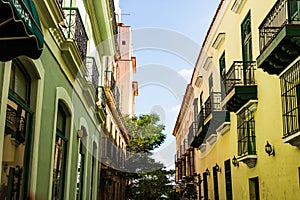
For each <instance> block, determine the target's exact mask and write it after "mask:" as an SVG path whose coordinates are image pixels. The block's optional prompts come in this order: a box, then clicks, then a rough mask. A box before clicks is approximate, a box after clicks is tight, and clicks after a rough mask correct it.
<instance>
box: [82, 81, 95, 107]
mask: <svg viewBox="0 0 300 200" xmlns="http://www.w3.org/2000/svg"><path fill="white" fill-rule="evenodd" d="M83 94H84V97H85V99H86V101H87V102H88V105H89V106H94V105H95V102H96V99H95V97H96V93H95V92H94V86H93V84H92V83H90V82H87V83H86V85H85V86H84V88H83Z"/></svg>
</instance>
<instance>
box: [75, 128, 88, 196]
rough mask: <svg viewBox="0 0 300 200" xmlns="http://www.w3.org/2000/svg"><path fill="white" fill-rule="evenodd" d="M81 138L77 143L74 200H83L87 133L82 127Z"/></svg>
mask: <svg viewBox="0 0 300 200" xmlns="http://www.w3.org/2000/svg"><path fill="white" fill-rule="evenodd" d="M80 131H82V137H81V138H80V142H79V153H78V161H77V185H76V199H83V196H82V195H83V186H84V170H85V160H86V145H87V132H86V129H85V128H84V127H83V126H82V127H81V130H80Z"/></svg>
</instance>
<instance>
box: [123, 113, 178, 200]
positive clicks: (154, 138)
mask: <svg viewBox="0 0 300 200" xmlns="http://www.w3.org/2000/svg"><path fill="white" fill-rule="evenodd" d="M159 120H160V119H159V116H158V115H157V114H155V113H151V114H143V115H140V116H138V117H133V118H129V117H125V121H126V125H127V127H128V128H129V130H130V132H131V135H130V141H129V143H128V145H127V147H126V149H127V155H126V157H127V160H126V168H127V169H128V170H129V171H130V172H131V173H127V187H126V198H127V199H134V200H139V199H142V200H157V199H174V200H176V194H175V190H174V188H173V185H172V183H174V174H175V171H174V170H166V169H165V168H164V167H163V164H161V163H158V162H156V161H155V160H154V159H153V158H151V155H152V153H151V151H152V150H154V149H156V148H158V147H159V146H160V145H161V144H162V143H163V142H164V141H165V138H166V135H165V134H163V132H162V131H163V130H164V129H165V126H164V125H162V124H159Z"/></svg>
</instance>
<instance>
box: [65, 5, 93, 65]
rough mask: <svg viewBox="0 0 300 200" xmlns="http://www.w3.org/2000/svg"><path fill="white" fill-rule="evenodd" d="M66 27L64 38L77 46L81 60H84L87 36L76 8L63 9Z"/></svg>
mask: <svg viewBox="0 0 300 200" xmlns="http://www.w3.org/2000/svg"><path fill="white" fill-rule="evenodd" d="M63 11H64V15H65V18H66V23H67V24H66V26H65V27H63V31H64V34H65V37H66V38H70V39H73V40H74V41H75V43H76V44H77V46H78V48H79V51H80V55H81V58H82V60H84V59H85V58H86V51H87V42H88V36H87V34H86V31H85V28H84V24H83V21H82V19H81V16H80V13H79V10H78V8H63Z"/></svg>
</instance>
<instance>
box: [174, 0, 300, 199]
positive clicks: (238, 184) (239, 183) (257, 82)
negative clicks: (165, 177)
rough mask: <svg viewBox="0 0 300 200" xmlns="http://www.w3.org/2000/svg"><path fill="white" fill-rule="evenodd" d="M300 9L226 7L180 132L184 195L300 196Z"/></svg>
mask: <svg viewBox="0 0 300 200" xmlns="http://www.w3.org/2000/svg"><path fill="white" fill-rule="evenodd" d="M299 5H300V2H299V1H298V0H295V1H294V0H278V1H276V0H269V1H264V2H259V3H258V2H255V1H247V0H245V1H239V0H222V1H221V2H220V4H219V6H218V9H217V11H216V13H215V16H214V18H213V20H212V23H211V25H210V27H209V30H208V32H207V35H206V38H205V40H204V42H203V45H202V49H201V51H200V54H199V56H198V60H197V62H196V64H195V69H194V73H193V76H192V78H191V82H190V85H189V87H190V88H191V89H189V90H190V91H193V92H192V95H191V94H190V92H188V91H187V92H186V94H185V97H184V102H183V104H182V106H181V110H180V113H179V115H178V118H177V122H176V125H175V128H174V133H173V134H174V136H175V137H176V141H177V145H176V148H177V155H176V160H175V163H176V171H177V173H176V178H177V180H176V181H177V183H178V191H181V192H182V193H184V191H186V188H187V186H189V185H191V186H193V187H194V188H195V190H196V191H197V197H198V199H201V198H203V199H298V198H299V197H300V193H299V190H298V188H299V184H300V181H299V174H300V170H299V169H300V168H299V167H300V163H299V160H298V159H297V158H298V157H299V141H300V140H299V136H298V134H299V126H298V124H299V115H298V112H299V109H298V108H299V104H298V98H299V95H298V84H299V77H298V74H299V62H300V61H299V55H300V51H299V50H300V47H299V45H300V43H299V36H300V26H299V20H300V18H299V16H300V15H299V8H300V7H299ZM188 95H189V96H191V97H187V96H188ZM196 102H197V103H196ZM196 104H197V106H195V105H196ZM186 111H188V112H186ZM196 116H197V117H196ZM191 119H192V120H191ZM188 127H190V129H188ZM186 139H187V140H186ZM186 141H187V142H186ZM180 149H183V150H180ZM190 152H193V153H194V161H190V159H189V158H190V157H191V156H190V155H191V154H190ZM188 166H189V167H188ZM191 169H193V171H192V170H191ZM190 172H194V173H193V174H191V173H190ZM278 184H280V187H278ZM200 197H201V198H200Z"/></svg>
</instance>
